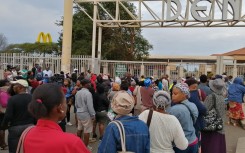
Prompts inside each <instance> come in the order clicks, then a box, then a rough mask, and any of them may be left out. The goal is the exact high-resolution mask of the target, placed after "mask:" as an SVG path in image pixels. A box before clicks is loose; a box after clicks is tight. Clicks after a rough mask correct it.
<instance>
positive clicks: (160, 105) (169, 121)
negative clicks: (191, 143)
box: [139, 91, 188, 153]
mask: <svg viewBox="0 0 245 153" xmlns="http://www.w3.org/2000/svg"><path fill="white" fill-rule="evenodd" d="M153 105H154V106H153V110H154V111H153V114H152V118H151V122H150V125H149V131H150V139H151V149H150V150H151V153H159V152H168V153H174V150H173V143H174V144H175V146H176V147H177V148H179V149H180V150H185V149H186V148H187V147H188V140H187V139H186V138H185V134H184V131H183V129H182V127H181V125H180V122H179V121H178V119H177V118H176V117H175V116H173V115H169V114H168V113H167V111H166V110H167V109H168V108H169V107H170V106H171V98H170V95H169V93H167V92H166V91H157V92H155V93H154V96H153ZM149 113H150V111H149V110H145V111H144V112H142V113H141V114H140V115H139V119H141V120H142V121H144V122H145V123H147V120H148V116H149ZM159 127H161V128H159Z"/></svg>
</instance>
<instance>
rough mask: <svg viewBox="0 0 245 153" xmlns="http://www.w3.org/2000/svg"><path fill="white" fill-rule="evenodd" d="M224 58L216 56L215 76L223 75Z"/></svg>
mask: <svg viewBox="0 0 245 153" xmlns="http://www.w3.org/2000/svg"><path fill="white" fill-rule="evenodd" d="M223 59H224V57H223V56H217V62H216V74H223V72H224V68H225V67H224V61H223Z"/></svg>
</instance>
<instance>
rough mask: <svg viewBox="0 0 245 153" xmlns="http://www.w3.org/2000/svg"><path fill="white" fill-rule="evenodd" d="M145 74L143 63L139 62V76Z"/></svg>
mask: <svg viewBox="0 0 245 153" xmlns="http://www.w3.org/2000/svg"><path fill="white" fill-rule="evenodd" d="M142 75H145V66H144V64H141V66H140V76H142Z"/></svg>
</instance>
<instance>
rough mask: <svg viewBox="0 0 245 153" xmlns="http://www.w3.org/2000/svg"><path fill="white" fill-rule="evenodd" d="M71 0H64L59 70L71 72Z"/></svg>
mask: <svg viewBox="0 0 245 153" xmlns="http://www.w3.org/2000/svg"><path fill="white" fill-rule="evenodd" d="M72 17H73V0H64V24H63V42H62V56H61V70H62V71H64V72H65V73H70V72H71V67H70V65H71V39H72Z"/></svg>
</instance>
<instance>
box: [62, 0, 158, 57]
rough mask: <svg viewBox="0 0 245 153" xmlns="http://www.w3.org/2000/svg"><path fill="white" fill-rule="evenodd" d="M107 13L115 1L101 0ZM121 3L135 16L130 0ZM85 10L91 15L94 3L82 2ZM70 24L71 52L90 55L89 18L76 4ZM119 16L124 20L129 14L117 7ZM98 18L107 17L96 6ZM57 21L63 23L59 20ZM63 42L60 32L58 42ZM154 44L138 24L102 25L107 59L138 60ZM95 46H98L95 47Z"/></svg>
mask: <svg viewBox="0 0 245 153" xmlns="http://www.w3.org/2000/svg"><path fill="white" fill-rule="evenodd" d="M101 4H102V5H103V6H104V8H106V10H108V12H109V13H110V14H115V7H116V6H115V4H114V3H101ZM124 5H125V6H126V7H127V8H128V9H129V10H130V11H131V12H132V13H133V14H134V15H135V16H136V13H135V10H136V8H135V6H134V5H133V4H132V3H129V2H124ZM81 7H83V8H84V9H85V10H86V12H88V14H89V15H90V16H93V5H92V4H89V3H82V4H81ZM74 9H75V13H74V15H73V28H72V54H86V55H91V51H92V31H93V26H92V25H93V23H92V21H91V20H90V19H89V18H88V17H87V16H86V15H85V14H84V13H83V12H82V11H80V9H79V8H77V7H75V8H74ZM120 9H121V11H120V15H119V16H120V19H122V20H124V19H125V20H126V19H131V17H130V16H129V15H128V13H126V11H125V10H123V9H122V8H120ZM99 18H100V19H101V20H107V19H108V18H109V16H108V15H107V14H106V13H105V12H104V11H102V10H101V9H99ZM57 25H59V26H62V25H63V19H62V21H59V22H58V23H57ZM97 31H98V30H97ZM61 43H62V33H60V38H59V44H60V46H61ZM152 48H153V46H152V45H151V44H149V42H148V41H147V40H146V39H145V38H144V37H143V36H142V35H141V29H140V28H125V27H120V28H103V29H102V46H101V50H102V58H104V59H110V60H140V59H142V57H145V56H148V55H149V50H151V49H152ZM96 50H97V49H96Z"/></svg>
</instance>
